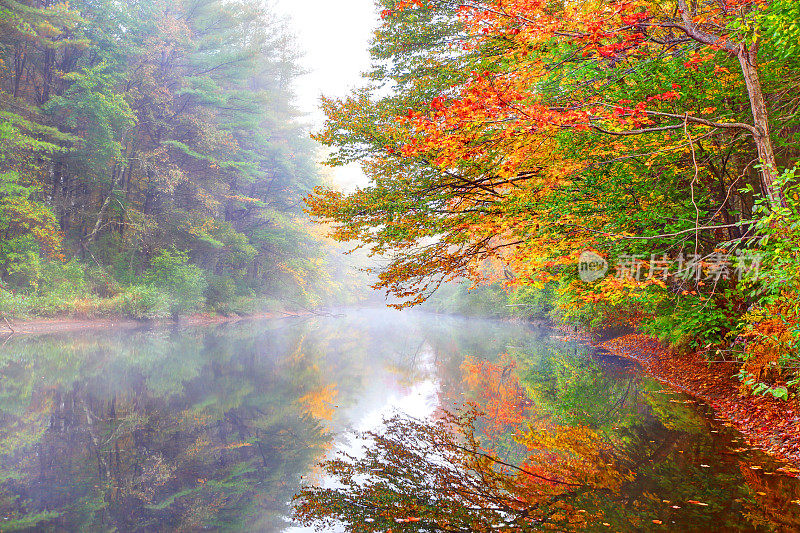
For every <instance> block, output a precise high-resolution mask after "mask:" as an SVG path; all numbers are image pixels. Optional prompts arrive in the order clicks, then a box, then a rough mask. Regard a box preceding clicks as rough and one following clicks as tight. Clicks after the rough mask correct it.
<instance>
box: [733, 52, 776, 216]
mask: <svg viewBox="0 0 800 533" xmlns="http://www.w3.org/2000/svg"><path fill="white" fill-rule="evenodd" d="M737 56H738V58H739V64H741V66H742V74H743V76H744V82H745V84H746V85H747V94H748V96H749V97H750V108H751V110H752V111H753V125H754V126H755V127H756V132H755V133H754V134H753V139H754V140H755V143H756V148H757V149H758V159H759V161H760V162H761V180H762V182H763V187H764V192H765V193H766V194H767V198H769V203H770V206H771V207H772V208H773V209H775V208H779V207H786V196H785V195H784V194H783V190H781V188H780V187H778V185H777V184H776V183H775V181H776V179H777V177H778V166H777V164H776V163H775V152H774V151H773V149H772V139H771V138H770V134H769V115H768V114H767V105H766V103H765V102H764V93H762V92H761V81H760V78H759V75H758V60H757V56H758V42H756V43H755V44H753V46H751V47H749V48H748V47H747V46H746V45H744V44H742V46H741V48H740V49H739V52H738V54H737Z"/></svg>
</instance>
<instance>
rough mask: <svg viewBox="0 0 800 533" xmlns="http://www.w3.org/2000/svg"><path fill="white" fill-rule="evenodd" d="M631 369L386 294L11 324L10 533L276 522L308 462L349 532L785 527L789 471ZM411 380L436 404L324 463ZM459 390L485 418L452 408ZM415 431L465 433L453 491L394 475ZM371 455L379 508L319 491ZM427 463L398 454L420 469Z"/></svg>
mask: <svg viewBox="0 0 800 533" xmlns="http://www.w3.org/2000/svg"><path fill="white" fill-rule="evenodd" d="M629 370H630V369H629V368H626V366H625V365H624V364H622V363H620V362H619V361H616V360H613V359H609V358H608V357H606V356H603V354H592V353H590V352H589V351H588V350H587V349H585V348H583V347H580V346H578V345H576V344H572V343H569V342H566V341H562V340H559V339H558V338H557V337H555V336H553V335H551V334H550V333H549V332H547V331H545V330H538V329H531V328H529V327H527V326H522V325H513V324H507V323H501V322H492V321H482V320H466V319H456V318H448V317H440V316H435V315H426V314H421V313H408V312H404V313H401V314H399V313H395V312H390V311H376V310H368V311H360V312H348V313H347V314H346V315H344V316H335V317H314V318H310V319H306V318H304V319H286V320H271V321H258V322H241V323H238V324H231V325H222V326H218V325H214V326H205V327H197V328H176V329H171V330H161V329H159V330H140V331H134V332H129V331H118V332H107V333H99V332H98V333H85V332H84V333H79V334H57V335H46V336H38V337H16V338H13V337H12V338H10V339H8V340H7V341H6V342H5V345H4V346H3V347H2V350H1V351H0V376H1V377H2V381H0V396H1V397H2V401H0V519H2V522H1V523H0V529H2V530H3V531H12V530H26V529H28V530H45V531H47V530H84V531H89V530H91V531H112V530H118V531H137V530H138V531H166V530H183V531H191V530H198V529H220V530H240V531H281V530H284V529H286V528H287V527H289V524H288V523H287V517H288V516H289V515H290V514H291V505H292V496H293V495H294V494H296V493H298V492H300V491H301V490H302V487H301V476H305V477H306V479H307V480H310V482H309V485H307V486H306V492H305V493H303V494H302V495H301V498H300V499H299V500H298V503H299V504H301V505H302V504H303V503H304V502H305V503H306V504H308V505H304V506H301V507H300V515H301V518H303V519H304V520H305V521H306V522H308V523H309V524H311V525H312V526H313V525H316V526H318V527H319V526H320V523H319V522H315V520H316V519H318V518H324V517H326V516H327V517H330V518H333V519H336V522H337V523H338V527H343V528H344V529H345V530H354V531H358V530H363V531H372V530H374V531H385V530H386V529H388V528H390V527H391V528H392V529H393V531H429V530H432V529H430V527H431V523H433V522H434V521H436V520H437V518H436V517H437V516H441V513H442V511H443V510H448V516H449V517H450V518H449V520H450V521H451V523H455V522H454V520H455V518H454V517H456V516H461V517H462V518H463V520H466V521H467V522H464V524H469V525H466V526H464V527H467V529H470V528H471V529H472V530H480V528H481V527H484V526H485V525H487V524H490V523H494V522H493V521H496V520H498V519H503V520H508V519H509V517H510V516H512V515H513V514H514V513H517V516H519V515H520V514H521V515H522V516H523V518H522V519H521V521H519V520H518V526H519V527H521V528H533V527H534V526H536V524H537V523H538V522H536V521H537V520H540V521H541V520H542V519H543V518H547V519H548V520H550V521H557V522H558V523H559V526H560V527H564V528H567V529H569V528H578V527H587V528H588V529H589V530H591V529H597V528H602V530H608V529H609V526H605V525H603V524H610V527H611V529H616V530H633V529H636V530H641V529H648V528H651V527H652V528H654V529H656V528H657V527H658V524H656V523H654V522H653V521H654V520H656V521H660V522H662V523H663V524H664V525H665V526H667V525H671V526H672V527H673V528H675V527H678V528H680V529H682V530H692V529H695V530H704V531H705V530H709V528H712V529H713V528H715V527H724V528H725V529H729V530H743V531H748V530H757V529H763V530H769V529H770V528H772V527H773V526H775V527H776V528H777V529H780V528H781V527H782V526H780V524H784V526H783V527H784V528H785V529H791V528H792V527H796V526H797V524H798V520H797V514H796V512H795V511H794V509H795V508H798V509H800V507H798V506H797V505H796V504H795V503H792V500H797V499H798V497H800V496H798V489H797V485H796V483H794V480H793V479H791V478H789V477H788V476H785V475H782V474H781V473H776V472H775V465H772V464H770V463H769V462H768V461H766V460H765V459H764V458H763V457H762V456H760V455H759V454H757V453H755V452H752V451H745V450H742V449H741V448H745V447H744V446H743V445H741V444H738V443H737V441H736V436H735V435H732V434H730V433H729V432H728V431H727V430H726V429H725V428H724V427H721V426H719V425H718V424H715V423H714V422H713V421H712V420H710V419H709V418H708V417H707V416H705V414H704V413H703V412H702V410H699V409H698V408H697V407H695V406H694V405H693V404H691V403H684V402H686V401H687V400H686V399H685V398H684V397H682V396H679V395H675V394H672V393H670V392H669V391H663V390H661V387H660V386H658V385H657V384H656V383H654V382H652V381H651V380H648V379H645V378H643V377H642V376H641V375H640V374H639V373H638V372H636V371H633V372H631V371H629ZM421 383H432V384H434V387H433V389H432V390H435V391H436V398H435V400H436V403H437V404H438V405H439V407H440V410H439V416H435V417H432V418H424V419H420V420H416V421H412V420H409V419H408V418H403V417H402V415H401V417H400V418H394V419H393V420H392V421H391V422H388V423H387V424H386V425H382V424H377V423H376V425H375V427H370V428H369V429H372V430H375V431H377V432H379V433H381V434H382V435H383V436H384V437H386V438H388V437H391V436H392V435H394V436H395V437H396V438H397V439H398V441H397V442H396V443H395V444H396V445H397V446H395V447H390V448H387V449H390V450H391V452H392V453H388V454H386V453H384V454H383V455H381V453H380V447H375V446H374V444H373V448H372V450H373V451H374V452H375V453H377V454H378V455H375V454H373V455H370V453H369V452H368V453H366V454H361V455H358V458H356V459H353V460H352V461H354V462H355V463H354V465H351V466H346V465H344V464H341V463H340V464H338V465H337V467H336V468H334V469H331V468H330V466H331V464H330V463H329V464H327V465H326V466H327V471H326V469H325V468H323V469H322V470H319V469H317V468H315V467H314V465H315V464H316V463H317V462H318V461H319V460H320V459H321V458H322V457H323V456H324V455H325V454H326V453H327V454H328V456H329V457H335V456H336V454H337V452H340V451H341V450H344V449H347V444H346V443H348V442H350V441H348V440H347V437H346V435H347V432H346V430H347V428H348V427H350V426H353V425H356V426H359V427H364V423H365V420H371V418H370V416H371V415H370V414H371V413H374V411H375V409H376V407H380V405H381V403H382V402H383V403H385V402H387V397H388V396H394V397H396V398H402V397H404V395H407V394H408V393H409V392H410V391H412V390H413V389H414V387H416V386H418V385H419V384H421ZM465 401H468V402H472V403H473V404H474V405H475V406H476V408H477V409H479V410H481V411H482V412H485V413H486V414H487V416H485V417H478V418H470V417H467V418H448V417H447V416H443V413H445V412H448V411H451V412H456V411H458V409H459V406H461V405H463V404H464V402H465ZM400 407H401V408H402V407H403V406H402V405H401V406H400ZM393 427H394V428H395V429H398V428H399V429H401V430H402V431H399V432H398V431H395V432H394V433H392V428H393ZM470 434H473V435H474V441H473V443H474V446H472V448H470V446H466V447H465V446H463V444H464V443H467V444H469V443H470V439H469V438H466V437H469V435H470ZM411 435H416V436H417V437H419V438H418V439H416V440H413V441H412V440H411V439H410V436H411ZM434 437H435V438H434ZM465 438H466V439H465ZM404 439H405V440H404ZM426 439H428V440H431V439H433V440H432V441H431V442H434V443H437V444H439V453H440V454H441V453H445V452H443V451H442V450H446V449H447V448H446V447H443V446H441V444H442V443H443V442H452V443H457V444H458V445H459V446H461V448H464V449H462V450H460V451H458V453H457V454H456V456H454V457H453V459H454V460H455V461H456V462H455V463H454V464H455V466H454V467H453V469H452V470H451V471H450V472H449V473H448V476H449V477H448V479H450V482H451V487H450V489H448V490H450V492H448V491H447V490H444V489H443V488H442V487H440V486H437V485H436V484H435V483H434V484H432V485H430V486H417V485H414V484H413V483H410V482H409V480H408V478H406V477H403V476H404V475H407V476H410V475H411V472H412V471H413V469H412V470H404V472H406V474H403V475H400V474H398V473H397V472H398V468H399V467H400V466H401V465H403V462H404V461H407V460H408V459H409V458H410V457H415V456H414V453H415V452H413V447H414V446H422V448H420V449H419V450H417V452H416V453H422V451H423V450H424V447H425V446H427V445H428V444H430V442H427V441H426ZM436 439H439V440H436ZM442 439H444V440H442ZM447 439H450V441H448V440H447ZM384 442H389V441H388V440H386V441H384ZM465 450H466V451H465ZM395 452H398V453H395ZM401 452H402V453H401ZM465 454H466V455H465ZM470 454H471V455H470ZM378 457H380V460H381V461H383V466H382V468H384V470H383V471H382V472H384V474H385V475H384V474H381V475H379V476H378V477H380V478H381V479H382V481H384V482H386V483H387V484H386V485H384V486H383V487H384V489H386V487H390V488H391V487H394V488H396V489H397V490H396V491H395V492H396V494H394V493H392V494H390V493H391V490H390V492H384V493H381V494H380V498H381V500H380V501H381V502H383V503H382V504H381V505H388V506H389V507H390V508H389V509H388V510H384V511H379V510H378V509H375V508H370V507H369V504H370V502H372V503H373V504H374V503H375V502H373V501H372V500H370V498H369V497H368V495H367V494H364V493H359V492H358V491H359V490H363V488H361V489H357V488H355V487H350V489H351V490H350V491H349V492H343V491H341V490H340V491H339V492H336V493H331V492H327V493H324V494H323V493H321V492H319V491H316V492H315V489H313V488H310V487H311V486H312V484H313V482H314V481H316V482H320V481H322V482H323V483H322V485H324V486H334V485H333V484H332V483H331V482H332V481H333V480H334V479H338V480H339V481H340V482H341V481H344V482H345V483H344V485H343V487H344V488H347V483H346V481H347V479H343V477H342V476H343V473H344V472H346V471H347V469H348V468H358V467H363V466H364V465H365V464H367V463H366V462H365V461H376V460H377V458H378ZM426 460H428V461H430V460H431V458H430V457H428V458H427V459H426V458H425V457H417V459H416V460H415V461H414V462H413V464H411V465H409V466H413V467H414V468H417V469H420V468H426V470H425V472H428V473H429V474H430V473H431V472H434V471H435V470H432V469H431V467H432V465H431V464H430V462H428V463H426ZM437 461H439V463H441V457H440V458H439V459H437ZM512 465H513V466H512ZM369 467H370V469H371V470H369V471H370V472H372V475H373V476H374V475H375V472H376V471H375V470H374V468H376V467H377V463H371V464H369ZM751 467H759V468H760V469H753V468H751ZM520 468H521V469H520ZM475 475H479V476H482V477H480V479H481V480H482V484H481V483H479V484H478V485H479V486H480V488H481V491H480V492H482V493H485V494H484V495H483V496H481V498H489V497H490V496H491V497H493V498H495V500H493V501H495V502H496V503H497V504H498V505H500V504H502V505H509V503H508V502H509V501H512V502H516V503H513V504H511V507H510V508H509V509H510V511H509V510H506V511H503V512H500V514H499V515H498V514H497V513H498V511H496V510H490V511H486V512H484V510H475V509H472V508H468V506H467V505H466V503H467V502H466V501H465V500H463V499H461V498H462V497H463V495H459V494H458V493H454V492H452V487H453V486H459V484H461V485H463V486H467V485H468V484H470V483H473V484H474V480H475V478H474V476H475ZM387 476H388V477H387ZM415 479H416V481H414V483H429V482H431V481H432V479H433V478H431V477H430V476H428V477H427V478H424V479H423V478H419V479H417V478H415ZM442 479H444V478H442ZM410 488H413V489H414V490H413V491H409V489H410ZM382 490H383V489H382ZM386 490H388V489H386ZM404 491H405V492H404ZM326 497H331V498H333V499H329V500H325V498H326ZM376 497H377V496H376ZM387 498H388V499H387ZM326 501H327V502H328V503H329V504H334V503H335V504H336V505H338V507H333V506H332V505H326V504H325V502H326ZM376 501H377V500H376ZM481 501H482V502H483V503H482V505H485V503H486V501H488V500H485V499H483V500H481ZM387 502H389V503H387ZM520 502H525V503H524V504H523V503H520ZM692 502H697V503H692ZM473 503H474V502H473ZM311 504H313V505H311ZM356 504H357V507H353V505H356ZM532 504H536V506H537V507H535V509H536V510H535V511H534V508H533V506H532ZM395 505H399V506H401V507H399V508H395V507H392V506H395ZM348 506H349V507H348ZM526 506H527V507H526ZM473 507H474V506H473ZM526 508H527V510H525V509H526ZM511 511H513V512H512V513H511V514H509V512H511ZM437 513H438V514H437ZM459 513H460V514H459ZM486 513H488V514H486ZM498 516H500V517H501V518H497V517H498ZM381 517H384V518H386V519H387V521H386V522H385V523H384V522H381V520H382V518H381ZM492 517H494V518H492ZM417 518H419V520H416V519H417ZM512 518H513V517H512ZM405 519H414V520H408V521H403V522H398V520H405ZM368 520H372V521H368ZM470 520H472V522H469V521H470ZM673 522H674V523H673ZM325 527H327V526H322V528H323V530H324V528H325ZM331 527H333V526H331ZM426 527H427V528H428V529H426ZM512 527H513V524H512ZM510 530H513V529H510Z"/></svg>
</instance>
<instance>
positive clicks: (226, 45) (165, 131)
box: [0, 0, 326, 318]
mask: <svg viewBox="0 0 800 533" xmlns="http://www.w3.org/2000/svg"><path fill="white" fill-rule="evenodd" d="M297 57H298V52H297V48H296V45H295V43H294V42H293V39H292V37H291V35H290V34H289V33H288V30H287V27H286V25H285V23H284V21H282V20H281V19H280V17H278V16H277V15H276V14H275V13H273V12H272V11H271V10H270V9H269V8H268V7H267V6H265V5H261V4H259V3H253V2H244V1H237V2H229V1H218V2H216V1H215V2H206V1H202V2H200V1H192V0H187V1H185V2H183V1H179V2H167V1H163V0H152V1H151V0H144V1H131V2H112V1H103V2H94V1H85V2H84V1H76V2H70V3H66V2H54V1H50V0H33V1H20V2H18V1H16V0H8V1H6V0H3V1H2V2H0V113H2V123H0V184H1V185H0V235H2V239H0V279H1V280H2V289H1V290H0V311H2V312H3V313H4V315H5V316H7V317H24V316H28V315H44V316H62V315H67V314H78V315H81V316H89V317H91V316H103V315H124V316H130V317H133V318H161V317H166V316H170V315H175V316H177V315H183V314H190V313H193V312H197V311H202V310H210V311H212V312H222V313H230V312H239V313H252V312H254V311H258V310H260V309H261V308H265V307H270V306H273V307H274V306H275V305H278V303H277V301H278V300H282V301H283V302H294V304H293V305H295V306H309V305H314V304H315V303H318V301H319V297H320V295H321V294H323V291H322V290H321V289H319V288H314V287H312V285H313V284H314V280H316V281H318V282H319V283H322V281H323V280H324V278H325V275H326V274H325V270H324V268H325V267H324V264H323V263H324V262H325V257H324V252H323V250H322V249H323V242H322V239H321V237H320V236H319V232H317V234H315V232H314V231H313V230H312V229H311V228H310V226H309V225H308V224H307V223H306V222H305V220H304V218H303V217H302V209H303V198H304V197H305V196H306V194H307V193H308V192H309V191H310V190H311V189H312V188H313V187H314V186H315V185H317V184H318V183H319V178H318V173H317V169H316V165H315V161H314V159H315V148H314V145H313V142H312V141H311V140H310V139H308V135H307V133H306V129H305V126H304V124H303V123H302V117H300V116H299V112H298V111H296V109H295V108H294V107H293V83H294V81H295V78H296V76H297V75H298V74H299V73H300V67H299V66H298V64H297ZM318 289H319V290H318Z"/></svg>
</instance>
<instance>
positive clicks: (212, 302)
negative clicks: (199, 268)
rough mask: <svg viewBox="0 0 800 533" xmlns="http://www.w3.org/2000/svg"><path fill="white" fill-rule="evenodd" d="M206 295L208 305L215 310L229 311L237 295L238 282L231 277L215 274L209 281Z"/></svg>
mask: <svg viewBox="0 0 800 533" xmlns="http://www.w3.org/2000/svg"><path fill="white" fill-rule="evenodd" d="M205 296H206V301H207V302H208V305H209V306H210V307H212V308H213V309H214V310H216V311H218V312H223V313H225V312H228V311H230V307H231V303H232V302H233V300H234V298H235V297H236V284H235V283H234V282H233V280H232V279H230V278H225V277H221V276H213V277H212V278H211V279H210V280H209V281H208V287H207V288H206V291H205Z"/></svg>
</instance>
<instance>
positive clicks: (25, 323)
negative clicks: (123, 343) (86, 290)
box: [0, 311, 311, 335]
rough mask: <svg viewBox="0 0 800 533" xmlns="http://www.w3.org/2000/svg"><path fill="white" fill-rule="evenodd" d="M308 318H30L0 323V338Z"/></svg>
mask: <svg viewBox="0 0 800 533" xmlns="http://www.w3.org/2000/svg"><path fill="white" fill-rule="evenodd" d="M308 314H311V313H310V312H306V311H281V312H263V313H254V314H249V315H212V314H195V315H192V316H188V317H182V318H180V319H178V320H171V319H159V320H134V319H131V318H127V317H124V316H119V317H107V318H75V317H55V318H33V319H26V320H9V321H6V320H1V319H0V334H5V335H41V334H47V333H62V332H70V331H81V330H89V331H90V330H98V329H111V328H114V329H138V328H143V327H159V326H170V325H182V326H183V325H185V326H202V325H206V324H223V323H232V322H239V321H242V320H259V319H269V318H285V317H295V316H305V315H308Z"/></svg>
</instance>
